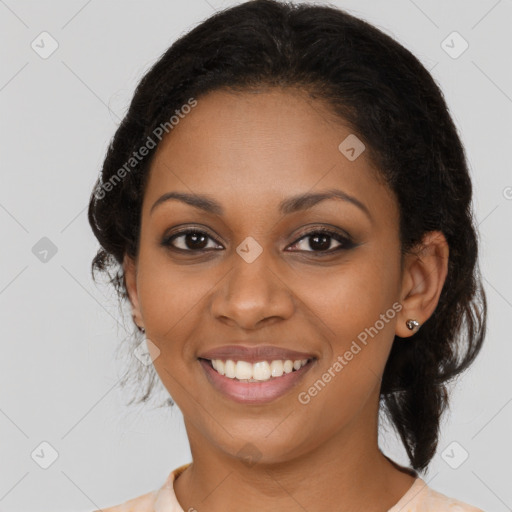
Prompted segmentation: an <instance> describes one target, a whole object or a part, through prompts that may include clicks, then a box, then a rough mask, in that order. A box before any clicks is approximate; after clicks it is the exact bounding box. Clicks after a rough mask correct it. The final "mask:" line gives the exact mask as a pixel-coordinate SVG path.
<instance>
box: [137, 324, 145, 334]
mask: <svg viewBox="0 0 512 512" xmlns="http://www.w3.org/2000/svg"><path fill="white" fill-rule="evenodd" d="M137 329H139V331H140V332H141V333H142V334H146V329H144V327H139V326H138V325H137Z"/></svg>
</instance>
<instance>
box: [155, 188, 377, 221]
mask: <svg viewBox="0 0 512 512" xmlns="http://www.w3.org/2000/svg"><path fill="white" fill-rule="evenodd" d="M328 199H338V200H342V201H346V202H348V203H351V204H353V205H354V206H357V207H358V208H359V209H360V210H361V211H362V212H364V213H365V214H366V216H367V217H368V218H369V219H370V221H372V220H373V219H372V216H371V214H370V211H369V210H368V208H367V207H366V205H365V204H364V203H362V202H361V201H360V200H359V199H357V198H356V197H354V196H352V195H350V194H347V193H346V192H343V191H342V190H338V189H330V190H326V191H324V192H317V193H305V194H299V195H297V196H292V197H289V198H287V199H285V200H283V201H282V202H281V203H279V207H278V209H279V212H281V213H282V214H283V215H289V214H290V213H294V212H297V211H302V210H308V209H310V208H312V207H313V206H315V205H316V204H318V203H320V202H321V201H325V200H328ZM171 200H176V201H181V202H183V203H186V204H188V205H190V206H193V207H195V208H198V209H200V210H203V211H205V212H207V213H212V214H214V215H219V216H221V215H224V208H223V207H222V205H221V204H220V203H218V202H217V201H215V200H214V199H211V198H210V197H208V196H206V195H203V194H189V193H185V192H167V193H166V194H164V195H162V196H160V197H159V198H158V199H157V200H156V201H155V202H154V203H153V206H152V207H151V209H150V211H149V213H150V215H151V214H152V213H153V211H154V210H155V208H156V207H157V206H158V205H160V204H162V203H165V202H167V201H171Z"/></svg>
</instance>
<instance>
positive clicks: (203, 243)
mask: <svg viewBox="0 0 512 512" xmlns="http://www.w3.org/2000/svg"><path fill="white" fill-rule="evenodd" d="M209 240H211V241H212V242H214V240H213V238H211V237H210V236H209V235H208V234H207V233H205V232H204V231H199V230H197V229H188V230H185V231H181V232H180V233H175V234H174V235H172V236H168V237H166V238H165V239H164V240H163V241H162V245H164V246H166V247H171V248H173V249H177V250H179V251H185V252H198V251H203V250H208V249H217V248H218V245H217V244H216V243H214V244H213V246H208V241H209Z"/></svg>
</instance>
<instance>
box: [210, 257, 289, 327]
mask: <svg viewBox="0 0 512 512" xmlns="http://www.w3.org/2000/svg"><path fill="white" fill-rule="evenodd" d="M233 259H234V263H233V268H232V269H231V271H229V272H228V274H227V275H226V276H225V278H224V279H223V280H222V281H221V283H222V284H221V286H220V287H219V288H217V291H216V294H215V295H214V297H213V300H212V304H211V311H212V314H213V315H214V317H215V318H216V319H218V320H221V321H223V322H224V323H230V324H232V325H233V326H238V327H241V328H243V329H247V330H253V329H258V328H259V327H261V326H263V325H267V324H269V323H273V322H278V321H283V320H286V319H288V318H290V317H291V316H292V315H293V312H294V310H295V303H296V301H295V300H294V297H293V291H292V290H291V289H290V286H289V285H288V284H287V283H286V282H284V279H283V277H282V276H280V275H279V270H278V265H272V263H271V261H270V259H271V258H270V257H267V254H265V251H263V253H262V254H260V256H259V257H258V258H256V260H254V261H252V262H251V263H248V262H247V261H245V260H244V259H242V258H241V257H239V256H238V254H235V255H234V258H233ZM284 264H285V263H283V265H284Z"/></svg>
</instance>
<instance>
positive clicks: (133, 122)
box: [88, 0, 487, 471]
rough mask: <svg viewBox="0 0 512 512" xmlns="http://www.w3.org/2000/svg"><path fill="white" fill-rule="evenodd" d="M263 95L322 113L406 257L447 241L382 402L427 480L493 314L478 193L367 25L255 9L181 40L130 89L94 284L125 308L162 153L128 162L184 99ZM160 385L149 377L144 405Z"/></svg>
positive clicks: (96, 223)
mask: <svg viewBox="0 0 512 512" xmlns="http://www.w3.org/2000/svg"><path fill="white" fill-rule="evenodd" d="M266 87H282V88H284V87H293V88H296V89H297V88H298V89H301V90H302V91H305V92H306V93H307V94H309V95H310V97H312V98H316V99H318V100H321V101H324V102H325V104H327V105H328V106H329V107H330V111H331V112H332V113H333V115H335V116H337V117H339V118H341V119H342V120H343V122H345V123H348V125H349V126H350V127H351V128H352V129H353V130H354V132H355V133H357V134H358V136H359V138H360V139H361V140H363V141H364V144H365V145H366V147H367V150H368V151H367V154H369V156H370V157H371V160H372V162H373V163H374V164H375V166H376V168H377V169H378V178H379V179H382V180H383V181H384V182H385V183H386V184H387V185H388V186H389V188H390V189H391V190H392V191H393V192H394V193H395V195H396V198H397V201H398V205H399V210H400V226H399V229H400V240H401V250H402V254H405V253H407V252H408V251H410V250H411V249H412V248H413V247H414V246H415V245H416V244H418V243H420V242H421V240H422V237H423V235H424V234H425V233H427V232H429V231H433V230H440V231H441V232H442V233H443V234H444V235H445V237H446V239H447V242H448V245H449V262H448V274H447V277H446V280H445V283H444V286H443V289H442V292H441V295H440V299H439V303H438V305H437V308H436V309H435V311H434V313H433V314H432V315H431V317H430V318H429V319H428V320H427V321H426V322H425V323H424V324H423V325H422V327H421V329H420V330H419V331H418V332H417V333H415V334H414V336H413V338H412V340H411V341H410V342H408V343H400V342H395V343H393V346H392V349H391V352H390V355H389V359H388V361H387V363H386V367H385V370H384V375H383V379H382V385H381V394H380V396H381V406H382V407H381V411H382V410H384V411H385V412H386V417H388V418H389V419H390V421H391V422H392V424H393V425H394V427H395V428H396V430H397V432H398V433H399V435H400V437H401V439H402V442H403V444H404V446H405V449H406V451H407V454H408V456H409V458H410V461H411V464H412V466H413V467H414V469H416V470H419V471H424V470H426V468H427V466H428V464H429V462H430V460H431V459H432V457H433V455H434V454H435V451H436V447H437V443H438V436H439V425H440V420H441V415H442V413H443V412H444V410H445V409H446V407H447V405H448V392H447V384H448V382H449V381H450V380H451V379H453V378H454V377H455V376H457V375H459V374H460V373H461V372H463V371H464V370H465V369H466V368H468V366H469V365H470V364H471V363H472V362H473V360H474V359H475V357H476V356H477V354H478V353H479V351H480V349H481V346H482V343H483V339H484V335H485V330H486V316H487V304H486V297H485V293H484V290H483V287H482V283H481V277H480V271H479V268H478V244H477V231H476V225H475V222H474V218H473V213H472V207H471V199H472V184H471V180H470V176H469V171H468V166H467V162H466V156H465V152H464V148H463V146H462V143H461V140H460V138H459V136H458V133H457V129H456V127H455V125H454V123H453V121H452V118H451V116H450V114H449V111H448V107H447V105H446V102H445V100H444V97H443V94H442V92H441V90H440V88H439V86H438V85H437V84H436V82H435V81H434V79H433V78H432V76H431V75H430V73H429V72H428V71H427V70H426V69H425V68H424V67H423V65H422V64H421V63H420V62H419V60H418V59H417V58H416V57H415V56H414V55H412V54H411V53H410V52H409V51H408V50H407V49H405V48H404V47H403V46H401V45H400V44H399V43H398V42H396V41H395V40H394V39H392V38H391V37H389V36H388V35H386V34H384V33H383V32H381V31H380V30H378V29H377V28H375V27H373V26H372V25H370V24H368V23H366V22H364V21H362V20H360V19H358V18H356V17H354V16H351V15H349V14H347V13H346V12H344V11H342V10H340V9H338V8H335V7H332V6H330V5H323V6H319V5H308V4H304V3H301V4H297V5H296V4H293V3H290V2H279V1H276V0H253V1H248V2H245V3H242V4H240V5H237V6H235V7H231V8H228V9H225V10H223V11H219V12H217V13H215V14H214V15H213V16H211V17H210V18H208V19H207V20H205V21H204V22H202V23H200V24H199V25H197V26H196V27H194V28H193V29H192V30H191V31H189V32H188V33H187V34H185V35H184V36H182V37H180V38H179V39H178V40H177V41H176V42H175V43H174V44H173V45H172V46H171V47H170V48H169V49H168V50H167V51H166V52H165V53H164V54H163V55H162V56H161V58H160V59H159V60H158V61H157V62H156V63H155V64H154V65H153V66H152V67H151V69H150V70H149V71H148V72H147V73H146V74H145V76H144V77H143V78H142V79H141V81H140V83H139V85H138V86H137V89H136V91H135V94H134V96H133V99H132V102H131V104H130V107H129V110H128V112H127V114H126V116H125V117H124V119H123V120H122V122H121V124H120V126H119V127H118V129H117V131H116V133H115V135H114V137H113V139H112V141H111V143H110V146H109V148H108V150H107V154H106V157H105V161H104V164H103V168H102V170H101V175H100V177H99V178H98V181H97V182H96V184H95V187H94V190H93V192H92V194H91V197H90V203H89V210H88V218H89V222H90V225H91V227H92V230H93V232H94V234H95V236H96V238H97V239H98V241H99V243H100V245H101V248H100V249H99V251H98V253H97V254H96V256H95V257H94V259H93V262H92V269H91V270H92V275H93V279H95V271H102V272H104V273H106V274H107V275H108V276H109V283H110V284H112V285H114V287H115V289H116V291H117V293H118V296H119V298H120V299H121V302H123V301H124V300H125V299H127V298H128V295H127V292H126V287H125V281H124V275H123V269H122V261H123V257H124V255H125V254H128V255H129V256H131V257H132V258H134V259H136V256H137V253H138V246H139V235H140V217H141V204H142V198H143V195H144V189H145V184H146V182H147V177H148V173H149V169H150V166H151V161H152V157H153V156H154V154H155V151H156V147H158V144H156V145H155V144H153V145H155V147H153V148H151V149H149V151H147V156H146V157H145V158H140V159H137V161H136V162H135V161H133V160H132V159H133V155H134V154H135V153H137V151H138V150H139V149H140V148H141V147H144V146H146V147H149V144H148V141H149V140H150V139H151V140H153V141H154V138H155V137H154V135H155V133H158V127H159V126H162V125H163V123H166V122H167V126H169V123H168V120H169V119H170V118H171V116H172V115H173V113H175V112H177V110H178V111H179V109H180V108H181V107H182V106H183V105H186V104H187V102H189V101H190V98H191V97H193V98H199V97H200V96H202V95H205V94H207V93H208V92H209V91H213V90H216V89H225V90H231V91H240V92H243V91H248V90H250V89H259V90H261V89H262V88H266ZM155 130H157V131H156V132H155ZM160 131H161V130H160ZM167 131H169V130H168V129H166V132H167ZM141 153H142V152H141ZM128 161H130V162H131V164H130V165H131V166H132V167H133V169H129V172H127V169H126V163H127V162H128ZM123 166H124V167H123ZM123 168H124V169H125V171H124V172H121V170H122V169H123ZM112 269H114V272H110V270H112ZM135 333H136V330H135ZM395 341H396V339H395ZM398 341H400V340H398ZM150 367H151V369H152V371H153V372H154V370H153V366H152V365H150ZM150 371H151V370H150ZM155 380H156V379H155V374H154V373H153V374H152V377H151V380H150V383H149V386H148V389H147V390H146V393H145V395H144V397H143V398H142V400H141V401H144V400H146V399H147V398H148V397H149V396H150V391H151V389H152V386H153V384H154V383H155ZM171 403H172V401H171Z"/></svg>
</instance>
